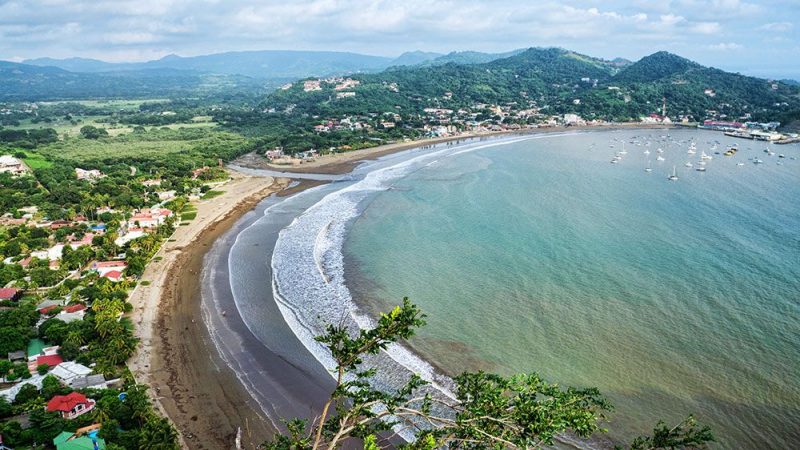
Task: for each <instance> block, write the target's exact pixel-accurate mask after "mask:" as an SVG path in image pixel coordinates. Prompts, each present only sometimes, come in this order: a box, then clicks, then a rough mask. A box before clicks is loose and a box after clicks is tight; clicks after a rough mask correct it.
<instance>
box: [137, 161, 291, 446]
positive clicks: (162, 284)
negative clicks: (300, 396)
mask: <svg viewBox="0 0 800 450" xmlns="http://www.w3.org/2000/svg"><path fill="white" fill-rule="evenodd" d="M233 177H234V178H233V180H232V181H231V182H230V183H228V184H226V185H225V186H223V187H222V190H224V191H225V194H223V195H221V196H219V197H215V198H214V199H211V200H208V201H201V202H199V204H198V205H197V210H198V214H197V218H196V219H195V220H194V221H192V222H190V223H189V225H188V226H179V227H178V228H177V230H176V232H175V234H174V235H173V236H172V238H171V239H170V240H169V241H168V242H165V243H164V245H163V246H162V248H161V250H160V251H159V252H158V254H157V255H156V258H155V259H154V260H153V261H151V262H150V264H148V267H147V269H146V271H145V273H144V275H143V277H142V280H146V281H148V282H149V283H150V284H149V285H147V286H145V285H140V286H139V287H137V289H136V290H135V291H134V292H133V293H132V294H131V296H130V301H131V303H132V304H133V305H134V312H133V314H132V319H133V321H134V323H135V324H136V334H137V336H138V337H139V338H140V339H141V342H140V344H139V347H138V349H137V353H136V354H135V355H134V357H133V358H131V360H130V361H129V363H128V365H129V367H130V369H131V371H132V373H133V374H134V376H135V378H136V379H137V381H139V382H141V383H145V384H148V385H149V386H150V394H151V397H152V398H153V399H154V400H155V405H156V407H157V408H159V409H160V410H161V411H162V413H164V414H166V415H167V416H168V417H169V418H170V420H171V421H172V422H173V424H174V425H175V426H176V428H177V429H178V430H179V432H180V436H181V444H182V446H183V447H184V448H193V449H195V448H196V449H202V448H208V449H220V448H232V447H233V443H234V438H235V435H236V432H237V428H238V427H240V426H241V427H242V428H243V429H246V430H247V431H248V434H249V436H251V437H252V440H251V442H262V441H263V440H264V439H265V438H267V437H268V436H270V435H271V433H272V432H273V431H274V428H273V427H272V426H270V425H269V423H268V422H267V421H265V420H264V418H263V417H262V414H261V412H260V409H259V408H258V407H257V405H255V407H253V406H254V405H252V400H251V399H250V396H249V394H248V393H247V392H246V391H245V390H244V389H243V388H242V387H241V385H240V384H239V383H238V382H237V381H236V378H235V375H234V374H233V373H232V372H231V371H230V369H228V368H227V367H226V366H225V365H224V364H223V363H222V361H221V360H220V358H219V356H218V355H217V353H216V351H215V349H214V348H213V345H211V343H210V341H209V339H208V335H207V331H206V329H205V326H204V325H203V322H202V320H201V318H200V314H199V311H200V310H199V303H200V295H199V288H200V284H199V282H198V281H199V280H198V276H199V274H200V271H201V269H202V263H203V256H204V254H205V252H206V249H207V248H208V247H209V246H210V245H211V244H212V243H213V242H214V241H215V240H216V239H217V238H218V237H219V236H220V235H221V234H222V233H224V232H225V231H226V230H227V229H228V228H230V226H231V225H232V224H233V223H235V222H236V220H238V218H239V217H241V216H242V215H243V214H245V213H247V212H248V211H250V210H252V209H253V208H254V207H255V205H256V204H258V202H260V201H261V200H262V199H263V198H264V197H265V196H267V195H269V194H270V193H273V192H277V191H280V190H282V189H284V188H285V187H287V186H288V184H289V180H288V179H278V180H274V179H272V178H269V177H266V178H259V177H247V176H242V175H241V174H235V173H234V175H233ZM159 257H160V259H159ZM245 448H253V447H252V446H248V447H245Z"/></svg>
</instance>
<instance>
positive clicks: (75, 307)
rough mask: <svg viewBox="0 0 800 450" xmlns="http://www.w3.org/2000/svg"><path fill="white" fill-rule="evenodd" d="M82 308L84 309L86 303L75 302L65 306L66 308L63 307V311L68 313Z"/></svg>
mask: <svg viewBox="0 0 800 450" xmlns="http://www.w3.org/2000/svg"><path fill="white" fill-rule="evenodd" d="M84 309H86V305H84V304H83V303H76V304H74V305H69V306H67V307H66V308H64V311H66V312H68V313H74V312H78V311H83V310H84Z"/></svg>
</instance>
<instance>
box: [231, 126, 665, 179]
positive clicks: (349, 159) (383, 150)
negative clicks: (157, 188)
mask: <svg viewBox="0 0 800 450" xmlns="http://www.w3.org/2000/svg"><path fill="white" fill-rule="evenodd" d="M653 128H672V126H671V125H654V124H640V123H618V124H613V125H603V126H570V127H546V128H545V127H543V128H530V129H522V130H508V131H493V132H486V133H469V134H463V135H458V136H447V137H437V138H425V139H418V140H415V141H404V142H396V143H392V144H385V145H379V146H377V147H371V148H365V149H361V150H352V151H348V152H343V153H335V154H332V155H323V156H320V157H319V158H317V159H316V160H315V161H308V162H304V163H302V164H299V165H291V166H290V165H279V164H271V163H269V161H268V160H267V159H266V158H264V157H263V156H261V155H257V154H254V153H250V154H247V155H245V156H242V157H240V158H239V159H237V160H236V161H234V164H236V165H239V166H242V167H249V168H254V169H267V170H277V171H281V172H287V173H322V174H331V175H342V174H346V173H349V172H350V171H352V170H353V168H355V166H356V165H358V164H359V163H360V162H361V161H365V160H371V159H377V158H380V157H381V156H385V155H389V154H392V153H397V152H401V151H403V150H410V149H412V148H419V147H426V146H429V145H436V144H442V143H447V142H458V141H464V140H468V139H481V138H492V137H500V136H508V135H526V134H539V133H557V132H563V131H603V130H616V129H653Z"/></svg>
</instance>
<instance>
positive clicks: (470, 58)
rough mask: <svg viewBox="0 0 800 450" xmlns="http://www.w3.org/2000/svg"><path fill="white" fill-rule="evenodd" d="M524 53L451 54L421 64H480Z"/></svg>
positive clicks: (512, 51)
mask: <svg viewBox="0 0 800 450" xmlns="http://www.w3.org/2000/svg"><path fill="white" fill-rule="evenodd" d="M524 51H525V49H524V48H523V49H517V50H511V51H510V52H504V53H482V52H472V51H465V52H451V53H448V54H446V55H443V56H440V57H438V58H435V59H431V60H428V61H425V62H423V65H429V66H438V65H442V64H447V63H454V64H482V63H488V62H491V61H495V60H498V59H502V58H508V57H509V56H514V55H518V54H520V53H522V52H524Z"/></svg>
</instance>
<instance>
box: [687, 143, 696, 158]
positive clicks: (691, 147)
mask: <svg viewBox="0 0 800 450" xmlns="http://www.w3.org/2000/svg"><path fill="white" fill-rule="evenodd" d="M686 153H688V154H690V155H694V154H695V153H697V146H696V145H695V144H694V142H692V144H691V145H689V150H688V151H687V152H686Z"/></svg>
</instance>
